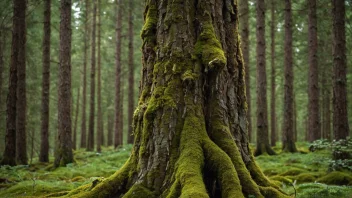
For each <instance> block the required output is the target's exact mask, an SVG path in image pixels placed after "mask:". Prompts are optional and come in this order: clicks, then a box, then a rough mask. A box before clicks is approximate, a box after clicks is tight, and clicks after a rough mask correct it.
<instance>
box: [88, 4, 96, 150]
mask: <svg viewBox="0 0 352 198" xmlns="http://www.w3.org/2000/svg"><path fill="white" fill-rule="evenodd" d="M96 18H97V3H96V0H93V23H92V25H93V29H92V55H91V70H90V110H89V128H88V146H87V151H93V150H94V115H95V56H96V54H95V40H96V38H95V33H96Z"/></svg>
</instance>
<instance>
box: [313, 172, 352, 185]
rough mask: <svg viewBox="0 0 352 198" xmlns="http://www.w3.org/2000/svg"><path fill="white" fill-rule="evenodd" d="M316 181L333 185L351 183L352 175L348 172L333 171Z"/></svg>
mask: <svg viewBox="0 0 352 198" xmlns="http://www.w3.org/2000/svg"><path fill="white" fill-rule="evenodd" d="M317 182H320V183H324V184H335V185H352V176H351V174H348V173H344V172H338V171H334V172H331V173H329V174H327V175H325V176H323V177H321V178H319V179H318V180H317Z"/></svg>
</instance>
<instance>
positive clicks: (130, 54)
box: [127, 0, 134, 144]
mask: <svg viewBox="0 0 352 198" xmlns="http://www.w3.org/2000/svg"><path fill="white" fill-rule="evenodd" d="M133 37H134V34H133V1H132V0H130V3H129V11H128V40H129V41H128V72H129V73H128V138H127V143H128V144H133V134H132V120H133V112H134V64H133V60H134V55H133Z"/></svg>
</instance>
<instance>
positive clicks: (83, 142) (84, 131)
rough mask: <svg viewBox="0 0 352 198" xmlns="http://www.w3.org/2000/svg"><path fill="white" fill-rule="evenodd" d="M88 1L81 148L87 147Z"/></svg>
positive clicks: (87, 5)
mask: <svg viewBox="0 0 352 198" xmlns="http://www.w3.org/2000/svg"><path fill="white" fill-rule="evenodd" d="M89 1H90V0H86V1H85V2H86V11H85V17H86V18H85V23H84V56H83V92H82V123H81V148H86V147H87V128H86V127H87V122H86V120H87V114H86V112H87V108H86V105H87V60H88V48H89V47H88V43H89V33H88V32H89V31H88V13H89Z"/></svg>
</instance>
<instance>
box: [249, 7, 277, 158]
mask: <svg viewBox="0 0 352 198" xmlns="http://www.w3.org/2000/svg"><path fill="white" fill-rule="evenodd" d="M256 12H257V147H256V149H255V152H254V155H255V156H257V155H261V154H264V153H267V154H269V155H275V154H276V153H275V152H274V151H273V150H272V149H271V147H270V144H269V130H268V103H267V93H266V90H267V87H266V84H267V83H266V60H265V59H266V57H265V48H266V44H265V3H264V1H257V2H256Z"/></svg>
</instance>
